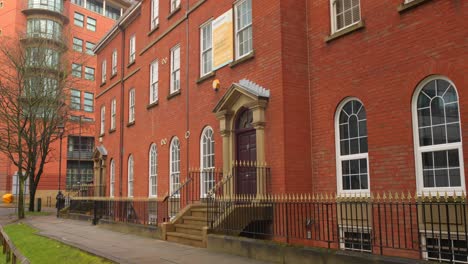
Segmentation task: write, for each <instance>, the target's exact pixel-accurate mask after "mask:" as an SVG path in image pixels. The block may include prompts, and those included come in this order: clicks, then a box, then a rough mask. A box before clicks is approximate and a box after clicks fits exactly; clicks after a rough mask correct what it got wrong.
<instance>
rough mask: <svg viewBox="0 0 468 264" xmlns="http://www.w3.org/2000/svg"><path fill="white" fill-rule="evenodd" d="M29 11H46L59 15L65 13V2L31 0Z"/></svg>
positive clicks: (58, 0) (57, 0) (59, 0)
mask: <svg viewBox="0 0 468 264" xmlns="http://www.w3.org/2000/svg"><path fill="white" fill-rule="evenodd" d="M27 8H28V9H45V10H50V11H54V12H58V13H62V12H63V0H29V1H28V7H27Z"/></svg>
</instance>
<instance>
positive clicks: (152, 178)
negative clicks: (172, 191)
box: [149, 143, 158, 197]
mask: <svg viewBox="0 0 468 264" xmlns="http://www.w3.org/2000/svg"><path fill="white" fill-rule="evenodd" d="M157 177H158V153H157V149H156V144H154V143H153V144H152V145H151V148H150V151H149V196H150V197H156V196H157V195H158V190H157V189H158V188H157V187H158V185H157Z"/></svg>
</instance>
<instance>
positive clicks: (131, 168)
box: [128, 155, 134, 197]
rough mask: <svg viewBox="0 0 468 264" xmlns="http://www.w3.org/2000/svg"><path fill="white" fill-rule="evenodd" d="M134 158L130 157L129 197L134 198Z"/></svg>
mask: <svg viewBox="0 0 468 264" xmlns="http://www.w3.org/2000/svg"><path fill="white" fill-rule="evenodd" d="M133 165H134V164H133V156H132V155H130V157H128V197H133V181H134V177H133Z"/></svg>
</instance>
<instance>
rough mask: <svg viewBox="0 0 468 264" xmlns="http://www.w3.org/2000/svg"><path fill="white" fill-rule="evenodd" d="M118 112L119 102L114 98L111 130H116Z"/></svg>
mask: <svg viewBox="0 0 468 264" xmlns="http://www.w3.org/2000/svg"><path fill="white" fill-rule="evenodd" d="M116 110H117V100H116V99H115V98H114V99H112V101H111V127H110V129H111V130H114V129H115V118H116V115H117V114H116Z"/></svg>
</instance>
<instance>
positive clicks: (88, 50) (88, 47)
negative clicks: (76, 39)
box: [86, 41, 96, 55]
mask: <svg viewBox="0 0 468 264" xmlns="http://www.w3.org/2000/svg"><path fill="white" fill-rule="evenodd" d="M95 46H96V44H94V43H92V42H89V41H86V53H87V54H89V55H94V51H93V49H94V47H95Z"/></svg>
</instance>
